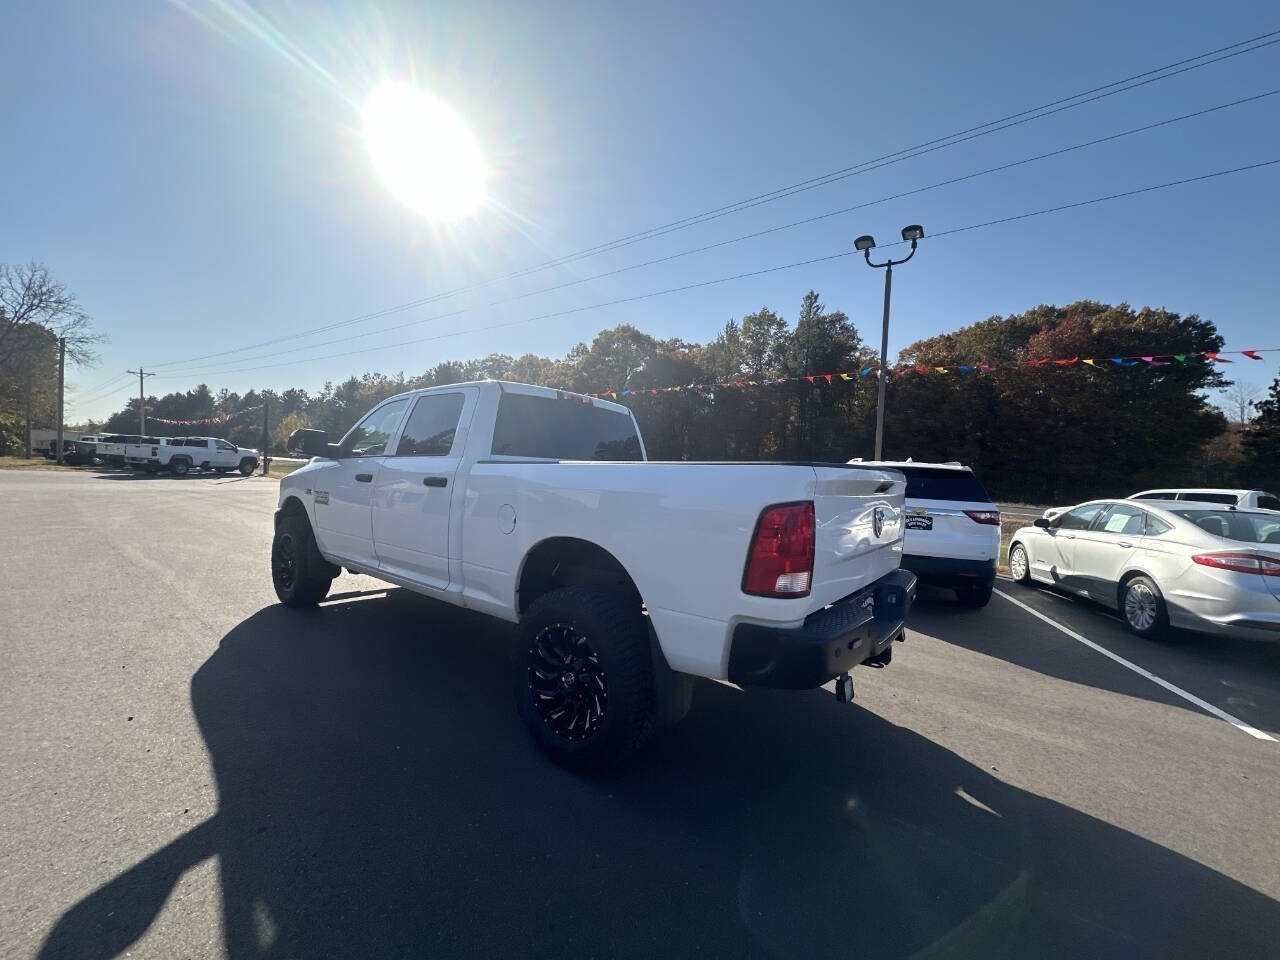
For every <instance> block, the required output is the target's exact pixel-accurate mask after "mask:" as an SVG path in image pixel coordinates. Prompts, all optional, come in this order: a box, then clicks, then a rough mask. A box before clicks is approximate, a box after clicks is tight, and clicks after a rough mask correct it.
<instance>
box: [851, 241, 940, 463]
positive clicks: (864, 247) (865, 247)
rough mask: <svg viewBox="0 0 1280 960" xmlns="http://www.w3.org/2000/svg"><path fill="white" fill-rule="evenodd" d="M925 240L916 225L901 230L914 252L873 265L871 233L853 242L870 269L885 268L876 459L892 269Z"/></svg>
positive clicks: (879, 450) (880, 438) (878, 445)
mask: <svg viewBox="0 0 1280 960" xmlns="http://www.w3.org/2000/svg"><path fill="white" fill-rule="evenodd" d="M923 237H924V227H922V226H920V224H918V223H913V224H911V225H910V226H908V227H903V228H902V239H903V240H905V241H907V242H908V243H910V244H911V252H910V253H908V254H907V255H906V256H905V257H903V258H902V259H901V260H886V261H885V262H884V263H872V262H871V251H872V250H873V249H874V248H875V245H876V239H875V237H873V236H871V235H870V234H863V235H862V236H861V237H859V238H858V239H857V240H855V241H853V248H854V249H855V250H861V251H862V255H863V256H864V257H866V258H867V266H869V267H875V268H876V269H879V268H880V267H884V322H883V325H882V326H881V329H880V389H879V391H878V393H877V396H876V459H877V460H879V459H881V458H882V456H883V454H884V386H885V383H886V382H888V379H889V291H890V290H892V289H893V268H894V267H897V266H900V265H901V264H904V263H906V262H907V261H908V260H910V259H911V258H912V257H914V256H915V255H916V242H917V241H919V240H920V239H922V238H923Z"/></svg>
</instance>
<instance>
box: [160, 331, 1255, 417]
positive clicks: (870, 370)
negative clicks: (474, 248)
mask: <svg viewBox="0 0 1280 960" xmlns="http://www.w3.org/2000/svg"><path fill="white" fill-rule="evenodd" d="M1224 353H1236V354H1241V355H1242V356H1245V357H1248V358H1249V359H1250V360H1262V359H1263V358H1262V357H1260V356H1258V354H1260V353H1280V347H1259V348H1256V349H1253V350H1204V351H1188V352H1187V353H1149V354H1139V355H1137V356H1132V357H1080V356H1074V357H1063V358H1052V357H1033V358H1031V359H1027V360H1007V361H1004V362H1002V363H999V364H995V365H993V364H990V363H976V364H975V363H957V364H952V365H948V366H942V367H938V366H924V365H919V366H913V365H909V364H902V365H900V366H896V367H890V368H889V372H890V373H891V374H894V375H897V376H902V375H906V374H917V375H919V376H927V375H934V376H940V375H943V374H950V373H960V374H965V373H975V372H976V373H990V372H991V371H992V370H994V369H995V368H996V366H1000V367H1049V366H1050V365H1052V366H1054V367H1083V366H1086V365H1087V366H1090V367H1093V368H1094V369H1095V370H1102V369H1106V367H1105V366H1104V365H1105V364H1107V363H1112V364H1114V365H1116V366H1118V367H1136V366H1138V365H1139V364H1145V365H1146V366H1148V367H1168V366H1172V365H1173V364H1175V363H1188V362H1192V361H1198V360H1199V359H1200V358H1204V359H1205V360H1208V361H1210V362H1212V363H1235V361H1234V360H1230V359H1228V358H1227V357H1224V356H1223V354H1224ZM872 376H873V377H877V378H878V377H879V376H880V368H879V367H878V366H869V367H863V368H862V369H861V370H853V371H849V372H847V373H807V374H803V375H802V376H798V377H776V378H768V379H761V380H722V381H716V382H710V383H685V384H681V385H680V386H676V387H641V388H637V389H622V390H600V391H597V392H596V393H592V394H591V396H593V397H602V398H608V399H610V400H617V399H618V398H619V397H631V396H638V395H641V394H650V395H653V396H656V395H657V394H659V393H681V392H684V391H692V392H695V393H697V392H702V393H705V392H707V391H709V390H728V389H731V388H743V387H762V386H774V385H778V384H784V383H799V382H800V381H805V382H807V383H812V384H818V383H832V382H834V380H835V379H836V378H837V377H838V378H839V379H841V380H857V379H859V378H861V377H872ZM250 409H254V410H256V409H257V407H252V408H250ZM241 412H242V413H244V412H247V411H241ZM234 416H239V414H234ZM152 419H155V418H152ZM158 422H160V423H210V422H214V423H216V422H218V421H216V420H214V421H208V420H195V421H171V420H160V421H158Z"/></svg>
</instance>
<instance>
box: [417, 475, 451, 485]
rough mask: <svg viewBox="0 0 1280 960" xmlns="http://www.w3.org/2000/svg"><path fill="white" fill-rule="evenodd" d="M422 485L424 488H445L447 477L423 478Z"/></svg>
mask: <svg viewBox="0 0 1280 960" xmlns="http://www.w3.org/2000/svg"><path fill="white" fill-rule="evenodd" d="M422 485H423V486H424V487H447V486H448V485H449V478H448V477H423V478H422Z"/></svg>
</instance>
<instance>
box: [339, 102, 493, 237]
mask: <svg viewBox="0 0 1280 960" xmlns="http://www.w3.org/2000/svg"><path fill="white" fill-rule="evenodd" d="M364 141H365V146H366V148H367V149H368V150H369V156H370V157H371V158H372V159H373V165H374V167H375V168H376V169H377V171H378V173H379V175H380V176H381V177H382V179H383V181H384V182H385V183H386V185H387V188H388V189H389V190H390V191H391V192H392V193H393V194H394V195H395V196H396V198H397V199H399V200H400V202H401V203H403V204H405V205H406V206H407V207H409V208H410V209H412V210H414V211H416V212H417V213H420V214H422V215H423V216H424V217H427V218H429V219H431V220H443V221H452V220H460V219H462V218H463V217H465V216H467V215H469V214H471V213H473V212H474V211H475V209H476V208H477V207H478V206H479V205H480V203H481V201H483V200H484V198H485V163H484V156H483V155H482V154H481V152H480V146H479V144H477V143H476V140H475V137H473V136H472V135H471V131H470V130H469V129H468V128H467V125H466V124H465V123H463V122H462V120H461V119H459V117H458V115H457V114H455V113H454V112H453V111H452V110H450V109H449V107H448V106H446V105H445V104H444V103H441V102H440V101H439V100H437V99H436V98H435V97H433V96H431V95H430V94H428V93H424V92H423V91H421V90H417V89H415V88H414V87H411V86H409V85H408V84H404V83H386V84H383V85H382V86H380V87H378V88H377V89H376V90H374V92H373V94H372V95H371V96H370V97H369V101H368V102H367V103H366V104H365V108H364Z"/></svg>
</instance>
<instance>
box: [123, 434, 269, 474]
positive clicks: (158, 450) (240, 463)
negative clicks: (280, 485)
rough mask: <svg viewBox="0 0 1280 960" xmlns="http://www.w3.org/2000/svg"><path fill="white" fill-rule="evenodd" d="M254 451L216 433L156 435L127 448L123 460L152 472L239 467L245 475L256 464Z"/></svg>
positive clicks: (219, 469)
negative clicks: (206, 435) (202, 434)
mask: <svg viewBox="0 0 1280 960" xmlns="http://www.w3.org/2000/svg"><path fill="white" fill-rule="evenodd" d="M258 460H259V456H258V451H257V450H254V449H251V448H250V447H238V446H236V445H235V444H234V443H231V442H230V441H227V440H223V439H221V438H220V437H160V438H150V440H149V441H146V442H143V443H141V444H137V445H130V446H129V447H128V448H127V453H126V455H125V462H126V463H128V464H129V466H131V467H133V468H134V469H137V470H146V471H148V472H150V473H156V472H159V471H161V470H170V471H172V472H173V473H174V475H175V476H179V477H181V476H185V475H186V474H187V473H189V472H190V471H192V470H215V471H217V472H218V473H226V472H227V471H228V470H239V471H240V473H242V474H243V475H244V476H246V477H247V476H248V475H249V474H251V473H253V471H254V470H255V469H256V468H257V466H258Z"/></svg>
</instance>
